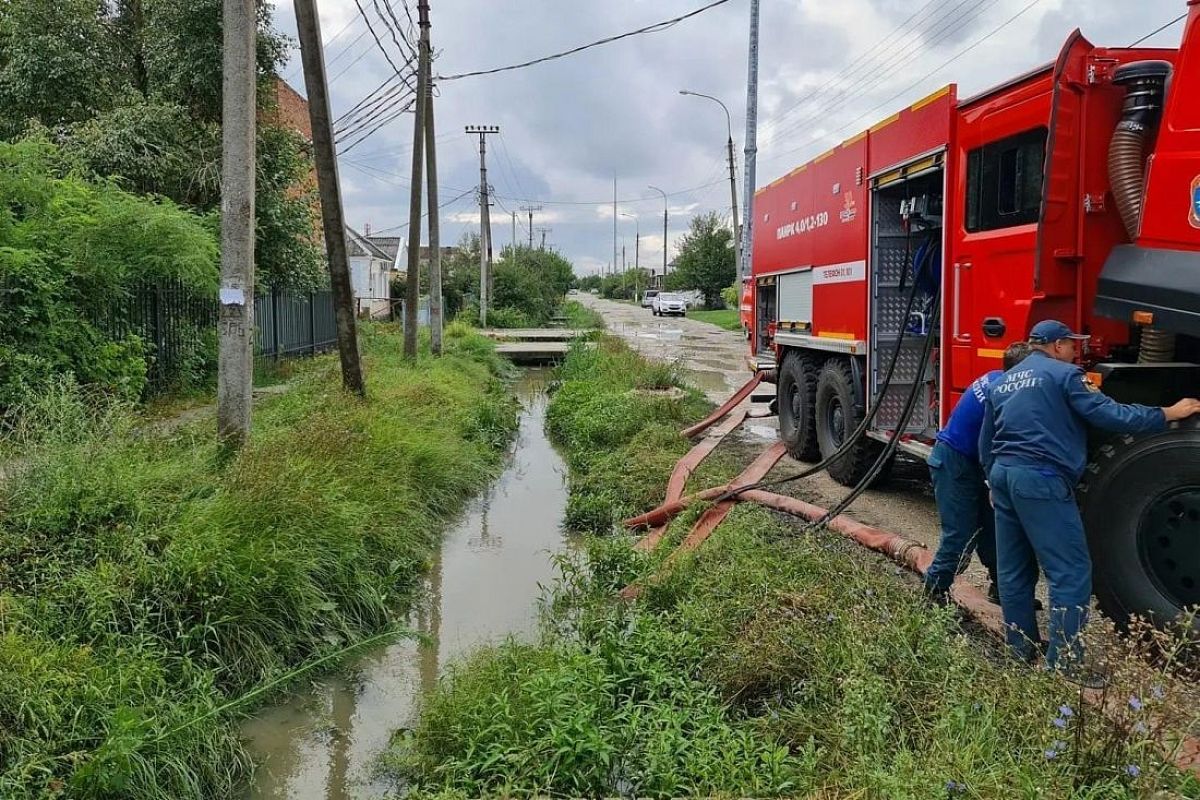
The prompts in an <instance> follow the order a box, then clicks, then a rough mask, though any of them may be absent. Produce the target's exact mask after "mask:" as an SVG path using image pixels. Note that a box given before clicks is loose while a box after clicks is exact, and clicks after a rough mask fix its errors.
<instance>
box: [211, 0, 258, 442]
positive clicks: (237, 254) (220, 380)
mask: <svg viewBox="0 0 1200 800" xmlns="http://www.w3.org/2000/svg"><path fill="white" fill-rule="evenodd" d="M255 11H256V9H255V3H254V0H224V6H223V19H222V24H223V28H224V35H223V39H224V52H223V54H222V69H223V74H222V80H221V84H222V85H221V92H222V97H221V116H222V123H223V124H222V126H221V286H220V292H219V300H220V311H219V325H218V333H217V336H218V343H217V359H218V360H217V436H218V438H219V439H220V440H221V441H222V442H223V443H224V444H225V445H227V446H229V447H233V448H237V447H240V446H241V445H242V444H244V443H245V441H246V439H247V438H249V436H250V414H251V406H252V403H253V399H252V394H251V382H252V379H253V376H254V349H253V346H254V186H255V161H254V158H255V146H254V137H255V122H256V113H257V105H256V99H255V88H256V81H257V80H258V64H257V60H256V47H257V43H258V24H257V16H256V14H255Z"/></svg>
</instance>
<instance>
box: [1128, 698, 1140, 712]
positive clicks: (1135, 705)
mask: <svg viewBox="0 0 1200 800" xmlns="http://www.w3.org/2000/svg"><path fill="white" fill-rule="evenodd" d="M1129 707H1130V708H1132V709H1133V710H1134V711H1141V710H1142V698H1140V697H1136V696H1133V695H1130V697H1129Z"/></svg>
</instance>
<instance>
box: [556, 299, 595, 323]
mask: <svg viewBox="0 0 1200 800" xmlns="http://www.w3.org/2000/svg"><path fill="white" fill-rule="evenodd" d="M562 315H563V316H564V317H566V327H568V328H573V329H575V330H592V329H596V330H598V329H601V328H603V327H604V317H602V316H600V313H599V312H598V311H594V310H593V309H590V308H588V307H587V306H585V305H584V304H583V303H581V302H579V301H578V300H567V301H566V302H565V303H563V306H562Z"/></svg>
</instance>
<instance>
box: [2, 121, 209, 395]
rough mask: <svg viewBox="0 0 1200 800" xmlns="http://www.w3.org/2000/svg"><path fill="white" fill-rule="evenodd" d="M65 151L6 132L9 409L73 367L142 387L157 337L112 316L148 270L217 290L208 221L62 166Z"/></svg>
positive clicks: (101, 382) (119, 389)
mask: <svg viewBox="0 0 1200 800" xmlns="http://www.w3.org/2000/svg"><path fill="white" fill-rule="evenodd" d="M56 158H57V154H56V151H55V150H54V149H53V147H51V146H50V145H49V144H46V143H45V142H41V141H34V140H31V141H25V142H22V143H19V144H4V143H0V195H3V196H4V197H5V198H6V200H7V204H6V205H5V207H4V208H3V209H2V210H0V341H2V342H3V343H4V344H3V352H2V353H0V409H3V408H7V407H10V406H12V405H14V404H19V403H21V402H23V401H24V400H25V399H26V398H29V397H31V396H33V395H34V394H36V393H37V392H39V391H40V390H41V388H42V387H44V386H45V385H46V381H47V380H49V379H50V378H52V377H53V376H55V375H62V374H71V375H74V376H75V378H76V379H78V381H79V382H80V383H83V384H86V385H90V386H94V387H96V388H97V389H100V390H102V391H105V392H107V393H110V394H113V395H116V396H119V397H123V398H135V397H137V396H138V395H139V394H140V393H141V391H142V390H143V388H144V387H145V384H146V361H145V357H146V356H147V355H148V353H147V350H146V347H145V343H143V342H142V341H141V340H140V339H139V338H138V337H137V336H136V335H135V334H132V333H124V334H119V335H112V334H110V333H108V332H106V330H105V328H104V326H102V325H101V324H100V320H102V319H103V318H104V317H105V316H106V315H107V314H108V313H109V312H110V310H111V309H112V308H114V307H115V306H117V305H119V304H120V303H121V302H122V301H123V300H124V299H125V298H127V297H128V296H129V295H130V294H131V293H132V292H134V291H135V290H136V288H137V287H138V286H139V285H141V284H142V283H144V282H147V281H167V280H171V281H176V282H178V283H179V284H180V285H181V286H183V287H186V288H190V289H193V290H196V291H206V292H212V291H215V289H216V282H217V244H216V239H215V238H214V236H213V234H212V232H211V230H210V228H209V226H208V225H207V224H206V223H205V221H204V220H202V219H201V218H199V217H196V216H194V215H192V214H189V213H187V212H185V211H183V210H181V209H179V208H178V207H176V206H175V205H173V204H172V203H170V202H169V201H166V200H162V201H152V200H147V199H143V198H139V197H136V196H134V195H131V194H128V193H127V192H124V191H122V190H120V189H118V188H116V187H115V186H114V185H112V184H109V183H103V182H89V181H85V180H83V179H81V178H78V177H74V176H70V175H68V176H66V177H60V176H58V174H57V171H56V170H57V168H56V166H55V159H56ZM202 345H203V343H202V342H199V343H198V346H202ZM194 368H195V367H194V366H189V367H187V369H194Z"/></svg>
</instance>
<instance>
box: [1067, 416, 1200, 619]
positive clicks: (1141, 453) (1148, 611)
mask: <svg viewBox="0 0 1200 800" xmlns="http://www.w3.org/2000/svg"><path fill="white" fill-rule="evenodd" d="M1092 455H1093V460H1092V462H1091V463H1090V464H1089V465H1088V467H1087V469H1086V470H1085V471H1084V476H1083V480H1082V482H1081V483H1080V487H1079V494H1078V497H1079V503H1080V506H1081V512H1082V515H1083V524H1084V528H1085V530H1086V531H1087V535H1088V545H1089V550H1090V551H1091V555H1092V575H1093V583H1094V586H1095V593H1096V598H1097V600H1098V601H1099V603H1100V608H1101V610H1103V611H1104V613H1105V614H1107V615H1108V616H1110V617H1112V618H1113V619H1114V620H1116V621H1117V622H1118V623H1120V624H1125V623H1127V622H1128V621H1129V618H1130V616H1131V615H1134V614H1137V615H1139V616H1142V617H1146V618H1148V619H1150V620H1151V621H1153V622H1154V624H1156V625H1159V626H1164V625H1168V624H1170V623H1171V622H1172V621H1174V620H1175V619H1176V618H1177V617H1178V616H1179V615H1180V614H1181V613H1182V611H1183V610H1184V608H1186V607H1189V606H1192V607H1194V606H1197V605H1200V429H1197V428H1190V429H1185V430H1171V431H1167V432H1165V433H1161V434H1157V435H1155V436H1151V437H1148V438H1143V439H1137V440H1135V439H1133V438H1132V437H1123V438H1120V439H1117V440H1114V441H1112V442H1109V443H1107V444H1104V445H1102V446H1100V447H1099V448H1097V449H1096V450H1095V451H1094V452H1093V454H1092ZM1195 628H1196V630H1197V632H1200V620H1197V622H1196V624H1195Z"/></svg>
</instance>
